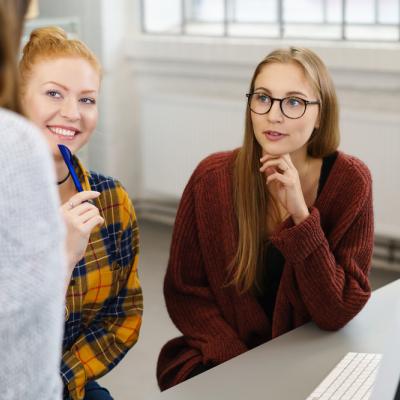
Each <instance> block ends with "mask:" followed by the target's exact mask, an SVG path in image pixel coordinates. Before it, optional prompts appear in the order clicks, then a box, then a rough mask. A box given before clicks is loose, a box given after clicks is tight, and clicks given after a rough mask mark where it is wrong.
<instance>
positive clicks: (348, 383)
mask: <svg viewBox="0 0 400 400" xmlns="http://www.w3.org/2000/svg"><path fill="white" fill-rule="evenodd" d="M381 358H382V354H374V353H347V354H346V355H345V356H344V357H343V358H342V360H341V361H340V362H339V363H338V364H337V365H336V367H335V368H334V369H333V370H332V371H331V372H330V373H329V374H328V376H327V377H326V378H325V379H324V380H323V381H322V382H321V383H320V385H319V386H318V387H317V388H316V389H315V390H314V391H313V392H312V393H311V395H310V396H308V397H307V399H306V400H368V399H369V397H370V395H371V391H372V387H373V384H374V381H375V377H376V373H377V371H378V367H379V363H380V361H381Z"/></svg>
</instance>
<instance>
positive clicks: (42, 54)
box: [19, 26, 101, 92]
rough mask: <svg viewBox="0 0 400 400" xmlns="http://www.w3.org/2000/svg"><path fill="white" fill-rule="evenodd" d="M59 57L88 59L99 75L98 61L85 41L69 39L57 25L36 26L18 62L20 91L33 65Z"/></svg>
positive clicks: (23, 88) (24, 85) (23, 87)
mask: <svg viewBox="0 0 400 400" xmlns="http://www.w3.org/2000/svg"><path fill="white" fill-rule="evenodd" d="M61 57H76V58H82V59H84V60H86V61H88V62H89V64H90V65H91V66H92V67H93V68H94V69H95V70H96V71H97V72H98V73H99V75H100V76H101V66H100V63H99V61H98V59H97V57H96V56H95V54H94V53H93V52H92V51H91V50H90V49H89V48H88V47H87V46H86V44H85V43H83V42H82V41H80V40H77V39H69V38H68V36H67V33H66V32H65V31H64V30H63V29H61V28H59V27H57V26H49V27H44V28H38V29H35V30H34V31H32V33H31V35H30V38H29V41H28V42H27V43H26V45H25V47H24V49H23V55H22V59H21V61H20V64H19V70H20V76H21V88H22V92H24V90H25V87H26V83H27V82H28V80H29V77H30V74H31V72H32V69H33V67H34V66H35V65H36V64H37V63H38V62H40V61H43V60H52V59H55V58H61Z"/></svg>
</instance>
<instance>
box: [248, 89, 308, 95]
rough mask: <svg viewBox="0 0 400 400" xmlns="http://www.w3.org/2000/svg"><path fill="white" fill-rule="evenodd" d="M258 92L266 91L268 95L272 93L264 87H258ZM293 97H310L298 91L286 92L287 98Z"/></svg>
mask: <svg viewBox="0 0 400 400" xmlns="http://www.w3.org/2000/svg"><path fill="white" fill-rule="evenodd" d="M258 90H264V91H265V92H267V93H271V91H270V90H268V89H267V88H265V87H262V86H260V87H258V88H256V89H254V91H255V92H257V91H258ZM292 95H300V96H304V97H308V96H307V95H306V94H305V93H303V92H300V91H297V90H292V91H290V92H286V95H285V96H292Z"/></svg>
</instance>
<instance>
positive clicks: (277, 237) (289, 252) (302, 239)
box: [271, 207, 326, 262]
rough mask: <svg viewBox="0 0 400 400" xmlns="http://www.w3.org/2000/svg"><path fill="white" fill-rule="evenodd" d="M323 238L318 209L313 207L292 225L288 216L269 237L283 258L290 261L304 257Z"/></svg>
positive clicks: (314, 248) (298, 260)
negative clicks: (306, 214) (298, 221)
mask: <svg viewBox="0 0 400 400" xmlns="http://www.w3.org/2000/svg"><path fill="white" fill-rule="evenodd" d="M325 240H326V238H325V234H324V232H323V230H322V228H321V222H320V216H319V211H318V209H317V208H315V207H312V208H311V209H310V215H309V216H308V218H306V219H305V220H304V221H303V222H301V223H300V224H298V225H294V224H293V222H292V220H291V218H290V219H289V220H287V221H285V222H284V223H283V224H282V225H281V226H280V228H279V229H278V231H277V232H276V233H275V234H274V235H273V236H272V237H271V241H272V243H273V244H274V245H275V246H276V247H277V248H278V249H279V250H280V251H281V253H282V254H283V256H284V257H285V260H287V261H291V262H300V261H302V260H304V259H306V258H307V257H308V256H309V255H310V254H311V253H313V252H314V251H315V250H316V249H317V248H318V247H319V246H320V245H321V243H324V241H325Z"/></svg>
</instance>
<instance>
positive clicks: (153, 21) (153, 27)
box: [143, 0, 182, 34]
mask: <svg viewBox="0 0 400 400" xmlns="http://www.w3.org/2000/svg"><path fill="white" fill-rule="evenodd" d="M143 4H144V30H145V31H146V32H162V33H174V34H176V33H180V32H181V24H182V12H181V0H168V1H163V0H144V1H143Z"/></svg>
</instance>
